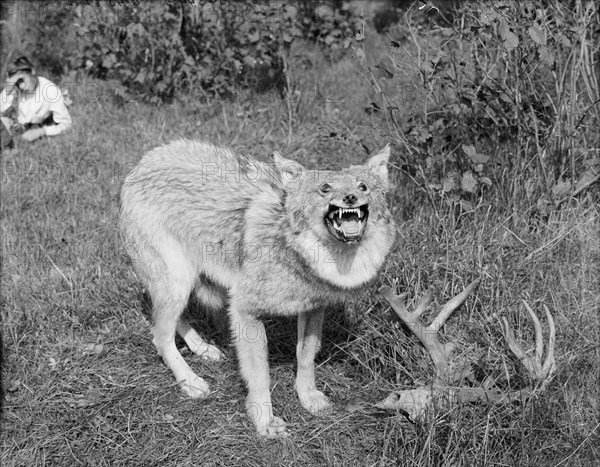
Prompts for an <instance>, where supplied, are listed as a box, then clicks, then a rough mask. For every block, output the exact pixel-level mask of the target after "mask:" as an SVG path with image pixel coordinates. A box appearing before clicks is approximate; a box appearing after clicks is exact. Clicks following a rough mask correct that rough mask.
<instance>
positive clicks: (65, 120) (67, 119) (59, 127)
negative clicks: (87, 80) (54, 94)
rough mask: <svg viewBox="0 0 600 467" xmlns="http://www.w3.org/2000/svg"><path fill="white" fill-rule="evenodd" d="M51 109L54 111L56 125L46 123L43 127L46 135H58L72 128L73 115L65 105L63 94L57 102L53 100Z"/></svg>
mask: <svg viewBox="0 0 600 467" xmlns="http://www.w3.org/2000/svg"><path fill="white" fill-rule="evenodd" d="M59 92H60V91H59ZM50 111H51V112H52V119H53V120H54V123H56V125H46V126H44V127H43V129H44V132H45V134H46V136H56V135H59V134H61V133H62V132H63V131H66V130H68V129H69V128H71V115H70V114H69V110H68V109H67V106H66V105H65V101H64V99H63V97H62V94H61V95H60V98H59V99H57V100H56V102H53V103H52V104H51V105H50Z"/></svg>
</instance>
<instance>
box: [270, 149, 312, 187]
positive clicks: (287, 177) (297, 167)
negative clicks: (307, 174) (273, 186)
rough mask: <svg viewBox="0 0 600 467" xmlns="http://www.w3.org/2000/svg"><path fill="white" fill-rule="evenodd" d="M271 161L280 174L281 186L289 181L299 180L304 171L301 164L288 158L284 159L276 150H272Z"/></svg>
mask: <svg viewBox="0 0 600 467" xmlns="http://www.w3.org/2000/svg"><path fill="white" fill-rule="evenodd" d="M273 163H274V164H275V167H276V168H277V170H278V171H279V173H280V174H281V181H282V183H283V186H287V185H289V184H290V183H294V182H297V181H298V180H300V178H301V177H302V175H303V174H304V171H305V170H306V169H305V168H304V167H303V166H302V164H300V163H298V162H296V161H292V160H290V159H286V158H285V157H283V156H282V155H281V154H279V153H278V152H277V151H274V152H273Z"/></svg>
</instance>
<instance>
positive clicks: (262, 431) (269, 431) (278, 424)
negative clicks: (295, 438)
mask: <svg viewBox="0 0 600 467" xmlns="http://www.w3.org/2000/svg"><path fill="white" fill-rule="evenodd" d="M256 429H257V431H258V434H259V435H260V436H265V437H267V438H287V437H288V436H290V432H289V431H288V430H287V427H286V425H285V422H284V421H283V420H282V419H281V418H279V417H273V419H272V420H271V422H270V423H269V424H268V425H264V426H257V427H256Z"/></svg>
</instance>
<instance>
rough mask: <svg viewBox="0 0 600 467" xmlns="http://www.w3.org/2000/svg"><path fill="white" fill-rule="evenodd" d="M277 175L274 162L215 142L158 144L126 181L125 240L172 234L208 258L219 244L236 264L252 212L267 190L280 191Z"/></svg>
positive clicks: (123, 194)
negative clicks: (253, 156) (218, 145)
mask: <svg viewBox="0 0 600 467" xmlns="http://www.w3.org/2000/svg"><path fill="white" fill-rule="evenodd" d="M276 177H277V176H276V174H275V173H274V172H273V169H272V167H271V166H270V165H268V164H266V163H263V162H259V161H256V160H253V159H250V158H248V157H245V156H242V155H239V154H235V153H233V152H232V151H230V150H229V149H226V148H222V147H217V146H214V145H212V144H210V143H205V142H198V141H188V140H180V141H175V142H173V143H170V144H168V145H165V146H161V147H158V148H156V149H154V150H152V151H150V152H149V153H148V154H146V155H145V156H144V157H143V158H142V159H141V160H140V162H139V164H138V165H137V166H136V168H135V169H134V170H133V171H132V173H131V174H130V175H129V176H128V177H127V178H126V179H125V182H124V184H123V188H122V191H121V229H122V232H123V234H124V237H125V241H126V242H127V241H129V242H134V243H136V242H144V243H150V244H154V243H160V242H161V241H165V240H169V239H166V238H165V237H172V239H174V240H176V241H178V242H179V243H180V244H182V245H183V246H184V247H186V248H187V249H190V250H193V251H187V252H186V253H189V254H191V255H194V256H196V257H202V256H203V255H206V254H207V253H214V252H215V251H216V249H219V251H224V252H229V257H228V261H230V262H234V263H235V262H236V261H239V258H237V257H236V254H237V253H238V252H240V251H241V247H242V242H243V228H244V222H245V220H244V217H245V215H246V212H247V210H248V208H249V206H250V205H251V204H252V203H253V202H254V201H255V200H257V199H259V198H260V196H261V194H264V193H265V192H272V193H273V194H274V193H276V192H277V179H276ZM152 246H154V245H152ZM156 247H159V245H156ZM232 265H233V264H232Z"/></svg>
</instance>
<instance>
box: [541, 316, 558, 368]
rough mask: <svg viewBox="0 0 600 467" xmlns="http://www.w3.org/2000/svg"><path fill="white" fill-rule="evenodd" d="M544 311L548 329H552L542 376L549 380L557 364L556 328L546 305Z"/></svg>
mask: <svg viewBox="0 0 600 467" xmlns="http://www.w3.org/2000/svg"><path fill="white" fill-rule="evenodd" d="M544 311H545V312H546V319H547V320H548V327H549V328H550V338H549V339H548V350H547V352H546V360H545V361H544V366H543V368H542V374H543V375H544V378H547V377H548V376H549V375H550V374H551V373H554V370H556V363H555V362H554V345H555V343H556V329H555V327H554V319H553V318H552V314H551V313H550V310H549V309H548V307H547V306H546V305H544Z"/></svg>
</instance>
